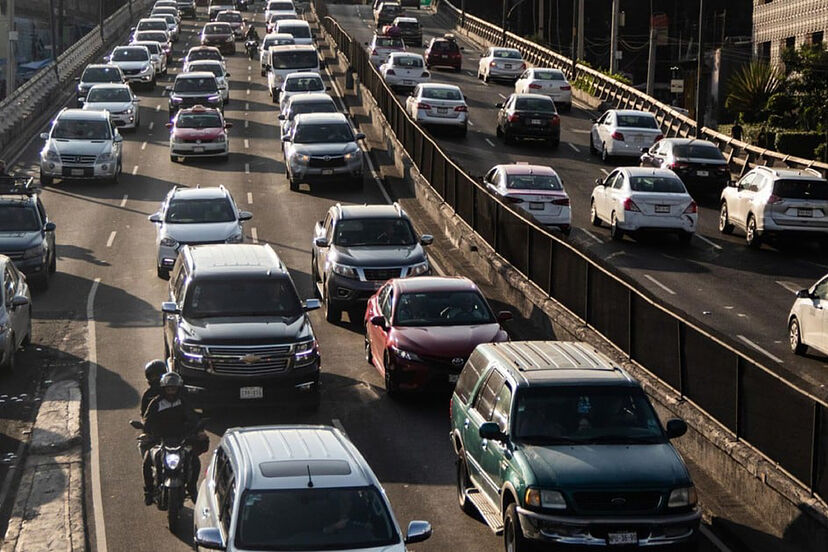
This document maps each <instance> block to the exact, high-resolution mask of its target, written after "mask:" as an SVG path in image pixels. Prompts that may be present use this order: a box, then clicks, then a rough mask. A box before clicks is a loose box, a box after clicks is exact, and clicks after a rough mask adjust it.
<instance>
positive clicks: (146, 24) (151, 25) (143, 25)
mask: <svg viewBox="0 0 828 552" xmlns="http://www.w3.org/2000/svg"><path fill="white" fill-rule="evenodd" d="M136 29H137V30H139V31H144V30H153V31H166V30H167V22H166V21H141V22H139V23H138V26H137V27H136Z"/></svg>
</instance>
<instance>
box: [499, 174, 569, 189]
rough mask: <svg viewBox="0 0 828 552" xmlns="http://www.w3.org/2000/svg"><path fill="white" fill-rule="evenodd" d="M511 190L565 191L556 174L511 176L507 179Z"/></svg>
mask: <svg viewBox="0 0 828 552" xmlns="http://www.w3.org/2000/svg"><path fill="white" fill-rule="evenodd" d="M506 187H507V188H508V189H510V190H512V189H516V190H563V185H562V184H561V181H560V179H559V178H558V177H557V175H554V174H510V175H508V176H507V177H506Z"/></svg>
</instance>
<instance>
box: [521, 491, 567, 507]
mask: <svg viewBox="0 0 828 552" xmlns="http://www.w3.org/2000/svg"><path fill="white" fill-rule="evenodd" d="M525 500H526V505H527V506H533V507H535V508H549V509H551V510H565V509H566V499H564V497H563V495H562V494H561V493H560V492H558V491H547V490H541V489H533V488H529V489H527V490H526V496H525Z"/></svg>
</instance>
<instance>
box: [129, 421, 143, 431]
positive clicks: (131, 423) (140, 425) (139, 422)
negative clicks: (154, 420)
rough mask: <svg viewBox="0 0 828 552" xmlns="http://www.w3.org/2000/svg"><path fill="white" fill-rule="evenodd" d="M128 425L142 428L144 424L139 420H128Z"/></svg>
mask: <svg viewBox="0 0 828 552" xmlns="http://www.w3.org/2000/svg"><path fill="white" fill-rule="evenodd" d="M129 425H131V426H132V427H134V428H135V429H144V424H143V423H142V422H141V420H130V421H129Z"/></svg>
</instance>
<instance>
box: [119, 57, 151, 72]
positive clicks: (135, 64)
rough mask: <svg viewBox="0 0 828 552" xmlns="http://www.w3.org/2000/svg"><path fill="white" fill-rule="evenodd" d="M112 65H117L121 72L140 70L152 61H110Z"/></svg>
mask: <svg viewBox="0 0 828 552" xmlns="http://www.w3.org/2000/svg"><path fill="white" fill-rule="evenodd" d="M110 63H111V64H112V65H117V66H118V67H120V68H121V70H129V69H141V68H142V67H143V66H145V65H149V64H150V63H152V60H149V59H145V60H143V61H111V62H110Z"/></svg>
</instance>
